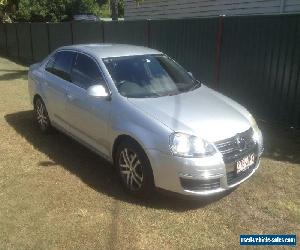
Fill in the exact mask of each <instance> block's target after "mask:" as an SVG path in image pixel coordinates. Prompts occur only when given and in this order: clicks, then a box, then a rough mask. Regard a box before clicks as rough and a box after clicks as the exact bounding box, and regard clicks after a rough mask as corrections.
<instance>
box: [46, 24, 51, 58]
mask: <svg viewBox="0 0 300 250" xmlns="http://www.w3.org/2000/svg"><path fill="white" fill-rule="evenodd" d="M46 27H47V35H48V52H49V54H50V53H51V41H50V27H49V23H46Z"/></svg>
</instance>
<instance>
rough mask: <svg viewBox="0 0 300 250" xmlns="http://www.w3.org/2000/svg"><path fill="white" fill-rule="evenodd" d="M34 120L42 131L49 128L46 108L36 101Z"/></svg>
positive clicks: (39, 101)
mask: <svg viewBox="0 0 300 250" xmlns="http://www.w3.org/2000/svg"><path fill="white" fill-rule="evenodd" d="M35 105H36V119H37V122H38V124H39V126H40V127H41V129H42V130H46V129H47V127H48V126H49V120H48V115H47V111H46V107H45V105H44V103H43V102H42V101H41V100H39V99H38V100H37V101H36V104H35Z"/></svg>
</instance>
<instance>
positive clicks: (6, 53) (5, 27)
mask: <svg viewBox="0 0 300 250" xmlns="http://www.w3.org/2000/svg"><path fill="white" fill-rule="evenodd" d="M4 31H5V55H6V56H7V55H8V49H7V24H6V23H5V24H4Z"/></svg>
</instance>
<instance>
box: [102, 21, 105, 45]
mask: <svg viewBox="0 0 300 250" xmlns="http://www.w3.org/2000/svg"><path fill="white" fill-rule="evenodd" d="M101 26H102V42H103V43H105V30H104V21H101Z"/></svg>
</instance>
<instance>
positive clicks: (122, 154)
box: [115, 140, 154, 198]
mask: <svg viewBox="0 0 300 250" xmlns="http://www.w3.org/2000/svg"><path fill="white" fill-rule="evenodd" d="M115 165H116V169H117V171H118V174H119V177H120V180H121V183H122V185H123V186H124V188H125V189H126V191H128V192H129V193H130V194H132V195H134V196H138V197H144V198H147V197H149V196H151V194H153V192H154V180H153V173H152V168H151V165H150V162H149V159H148V157H147V155H146V154H145V152H144V150H143V149H142V148H141V147H140V146H139V145H138V144H137V143H136V142H134V141H133V140H126V141H123V142H121V143H120V145H119V147H118V149H117V152H116V155H115Z"/></svg>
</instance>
